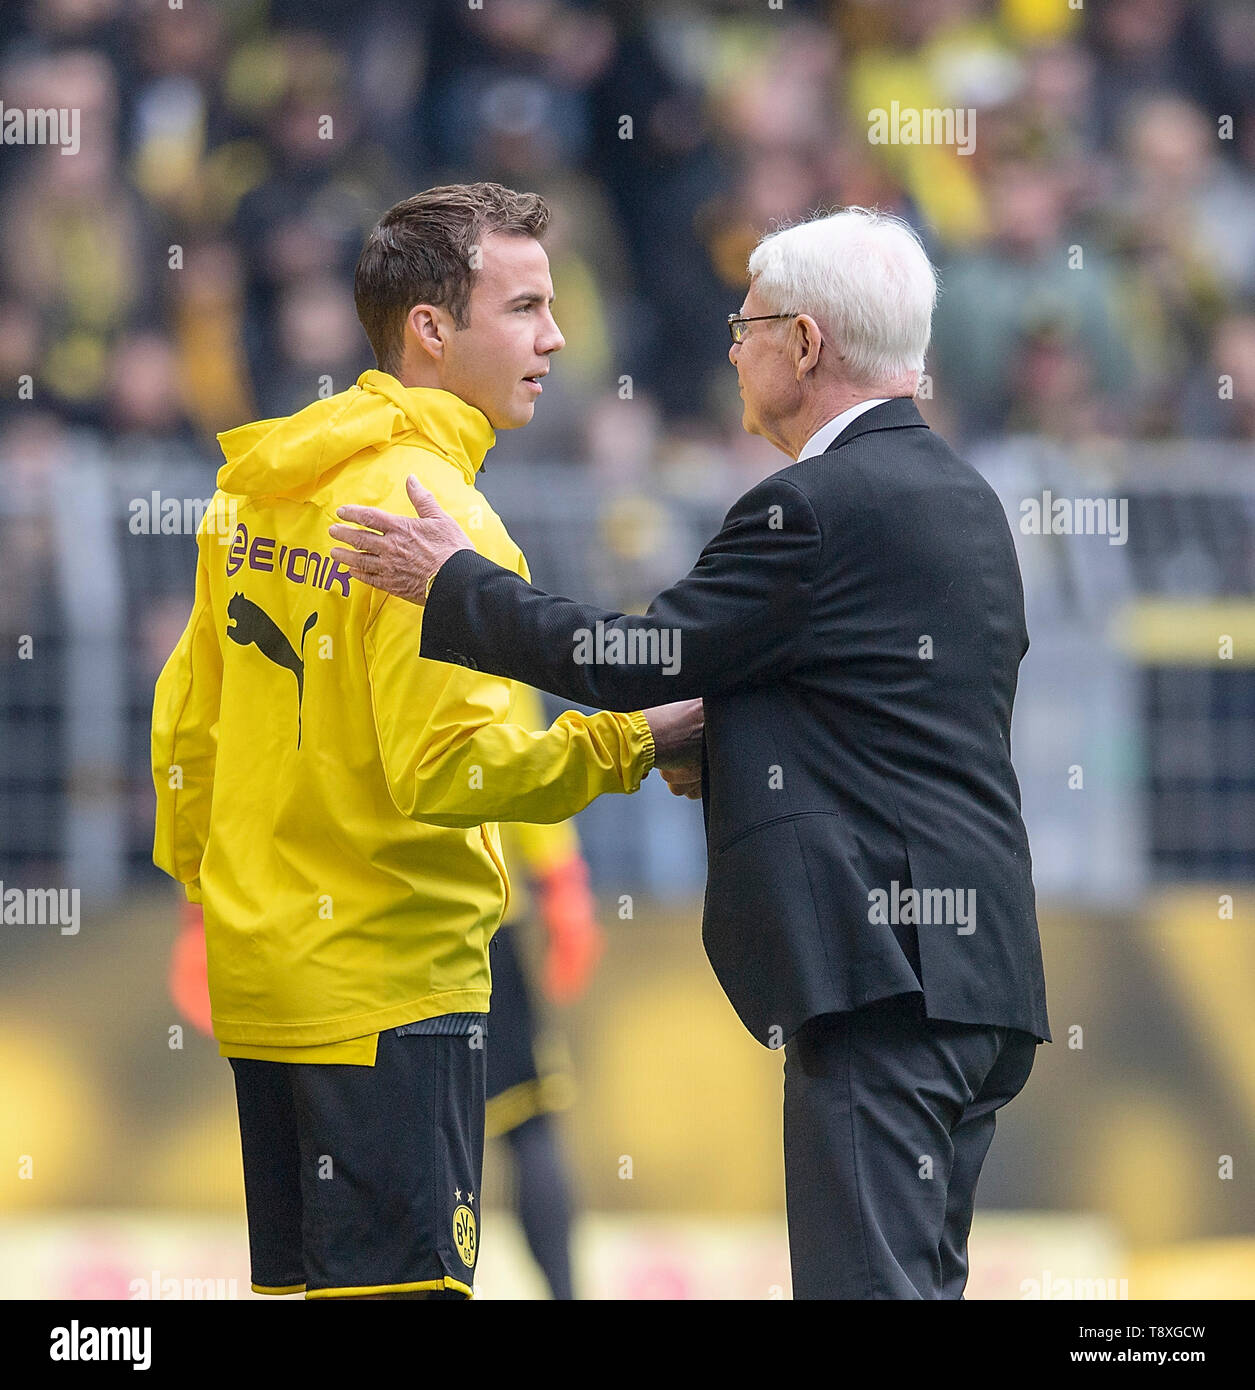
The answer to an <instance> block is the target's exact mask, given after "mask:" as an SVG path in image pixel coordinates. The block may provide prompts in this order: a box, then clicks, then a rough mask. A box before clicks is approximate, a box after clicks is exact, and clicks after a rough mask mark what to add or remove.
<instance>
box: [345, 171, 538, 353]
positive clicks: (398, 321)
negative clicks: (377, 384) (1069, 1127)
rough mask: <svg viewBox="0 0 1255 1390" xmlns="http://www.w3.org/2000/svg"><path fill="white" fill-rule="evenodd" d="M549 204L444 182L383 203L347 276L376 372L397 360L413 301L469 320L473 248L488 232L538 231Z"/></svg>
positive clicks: (488, 186)
mask: <svg viewBox="0 0 1255 1390" xmlns="http://www.w3.org/2000/svg"><path fill="white" fill-rule="evenodd" d="M548 225H549V209H548V207H547V206H546V205H545V200H544V199H543V198H541V197H540V195H539V194H537V193H516V192H515V191H514V190H513V189H512V188H504V187H502V185H501V184H499V183H450V184H444V185H442V186H441V187H439V188H429V189H427V190H426V191H425V192H423V193H416V194H415V195H414V196H413V197H412V198H406V199H405V201H404V202H401V203H398V204H397V205H396V207H393V208H389V209H388V211H387V212H385V213H384V215H383V216H382V217H381V218H380V219H379V222H378V224H377V225H376V227H375V228H374V230H373V231H372V232H371V234H370V235H369V236H368V237H367V238H366V245H365V246H363V247H362V254H361V255H360V256H359V257H358V258H357V270H356V271H355V272H354V275H353V299H354V302H355V303H356V305H357V316H358V318H359V319H361V321H362V327H363V328H364V329H365V330H366V336H367V337H368V338H369V339H370V345H371V347H372V348H373V349H374V351H375V361H376V362H377V363H378V364H379V369H380V370H381V371H385V372H388V371H395V370H396V369H397V368H398V367H400V365H401V348H402V344H403V342H404V331H403V325H404V322H405V316H406V314H408V313H409V311H410V310H411V309H412V308H413V307H414V305H415V304H435V305H437V306H439V307H440V308H442V309H447V310H448V311H449V312H450V313H451V314H452V315H453V321H454V323H455V324H457V326H458V327H459V328H465V327H466V326H467V324H468V323H469V322H470V308H471V287H472V285H473V284H474V278H475V270H474V266H473V264H472V260H473V256H472V253H473V251H474V249H475V248H476V247H477V246H479V245H480V243H481V242H482V241H483V239H484V238H485V237H486V236H489V235H491V233H493V232H515V233H517V234H518V235H520V236H530V237H536V238H537V239H538V240H539V238H540V237H541V236H543V235H544V232H545V228H546V227H547V226H548Z"/></svg>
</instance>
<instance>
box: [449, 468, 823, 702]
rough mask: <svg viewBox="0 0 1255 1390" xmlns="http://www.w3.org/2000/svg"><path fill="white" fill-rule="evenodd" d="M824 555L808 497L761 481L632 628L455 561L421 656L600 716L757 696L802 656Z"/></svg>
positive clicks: (493, 570)
mask: <svg viewBox="0 0 1255 1390" xmlns="http://www.w3.org/2000/svg"><path fill="white" fill-rule="evenodd" d="M821 543H822V536H821V533H820V528H819V522H818V520H817V518H816V516H815V513H814V510H813V508H812V507H811V505H810V501H809V500H808V498H807V497H806V495H805V494H804V493H803V492H802V491H801V490H800V489H799V488H797V487H795V486H794V485H793V484H792V483H789V482H787V481H785V480H783V479H781V478H768V479H767V480H766V481H765V482H763V483H760V484H759V485H758V486H757V487H755V488H752V489H751V490H750V491H749V492H747V493H746V494H745V496H744V497H742V498H741V500H740V501H739V502H738V503H737V504H736V505H735V506H734V507H733V508H732V510H731V511H730V512H729V513H728V515H727V517H726V519H725V520H724V524H723V527H722V529H721V530H720V532H719V534H718V535H717V536H716V537H715V538H714V539H713V540H712V541H711V542H710V543H709V545H707V546H706V548H705V549H704V550H703V551H702V553H701V555H700V556H699V558H698V561H697V564H696V565H694V567H693V569H692V570H691V571H690V572H689V573H688V574H687V575H686V576H685V577H684V578H683V579H682V580H680V581H679V583H678V584H675V585H673V586H672V587H671V588H669V589H667V590H665V591H664V592H663V593H661V594H659V595H658V597H657V598H656V599H655V600H654V601H653V603H651V604H650V605H649V609H648V611H647V612H645V613H644V614H642V615H639V616H637V615H628V614H623V613H615V612H610V611H607V610H605V609H600V608H596V607H593V606H592V605H589V604H584V603H577V602H576V601H574V600H573V599H567V598H559V597H557V596H556V595H553V594H547V593H545V592H544V591H543V590H541V589H537V588H535V587H534V586H533V585H532V584H529V583H528V582H527V581H526V579H524V578H523V577H522V576H521V575H517V574H512V573H510V571H508V570H506V569H503V568H501V567H500V566H498V565H494V564H493V563H492V562H491V561H490V560H486V559H484V558H483V557H482V556H480V555H478V554H476V553H475V552H474V551H469V550H460V551H458V552H457V553H456V554H455V555H453V556H451V557H450V558H449V559H448V560H447V561H446V562H445V563H444V564H443V565H442V566H441V568H440V570H439V572H438V573H437V575H436V578H435V580H434V582H433V583H432V586H431V592H430V594H429V595H428V599H427V606H426V610H425V616H424V619H423V642H422V655H423V656H425V657H429V658H432V659H434V660H437V661H445V662H452V663H454V664H457V665H463V666H471V667H473V668H474V669H477V670H480V671H490V672H492V673H494V674H495V675H501V676H510V677H512V678H513V679H514V680H518V681H522V682H524V683H525V684H527V685H532V686H536V687H537V688H538V689H540V690H549V691H552V692H553V693H554V694H555V695H559V696H561V697H562V698H563V699H566V700H574V701H579V702H581V703H583V704H588V705H596V706H598V707H600V708H601V709H607V710H638V709H643V708H648V707H649V706H651V705H660V704H667V703H669V702H671V701H673V700H685V699H693V698H695V697H697V696H699V695H713V694H718V693H721V692H723V691H727V690H731V689H734V688H736V687H737V686H744V685H752V684H758V683H762V682H765V681H769V680H772V679H776V678H778V677H780V676H782V675H786V674H787V673H788V672H789V671H790V670H792V669H793V667H794V666H795V665H796V664H797V662H798V660H799V659H800V657H801V655H802V653H803V651H804V647H805V638H806V633H807V631H808V618H809V612H810V598H811V588H812V584H813V581H814V576H815V572H816V569H817V566H818V563H819V555H820V549H821Z"/></svg>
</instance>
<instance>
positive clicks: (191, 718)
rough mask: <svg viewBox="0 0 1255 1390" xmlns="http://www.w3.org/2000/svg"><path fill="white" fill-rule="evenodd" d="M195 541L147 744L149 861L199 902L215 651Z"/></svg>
mask: <svg viewBox="0 0 1255 1390" xmlns="http://www.w3.org/2000/svg"><path fill="white" fill-rule="evenodd" d="M197 546H198V551H199V554H198V558H197V563H196V597H195V600H194V601H193V604H192V615H191V617H190V618H189V619H188V622H187V627H186V628H185V629H184V630H183V636H182V637H180V638H179V642H178V645H177V646H176V647H175V649H174V651H173V652H172V653H171V655H170V659H169V660H168V661H167V662H166V664H165V666H164V668H163V669H162V672H161V675H160V676H159V677H158V678H157V686H156V690H155V692H154V695H153V718H152V744H151V750H152V772H153V785H154V786H155V788H156V791H157V820H156V832H155V834H154V838H153V863H154V864H156V865H157V867H158V868H159V869H164V870H165V871H166V873H168V874H170V875H171V876H172V877H173V878H175V879H177V880H178V881H179V882H180V883H182V884H183V885H184V887H185V889H186V891H187V897H188V900H189V901H190V902H200V899H201V895H200V862H201V855H202V854H203V853H204V850H205V841H206V839H207V838H208V835H209V808H210V805H211V804H212V801H213V782H214V762H215V758H216V755H217V748H218V706H219V700H220V697H221V693H222V649H221V648H220V647H219V645H218V636H217V633H216V632H215V631H214V625H213V610H212V607H211V606H210V601H209V576H208V573H207V570H206V566H205V552H204V546H205V539H204V536H203V535H198V537H197Z"/></svg>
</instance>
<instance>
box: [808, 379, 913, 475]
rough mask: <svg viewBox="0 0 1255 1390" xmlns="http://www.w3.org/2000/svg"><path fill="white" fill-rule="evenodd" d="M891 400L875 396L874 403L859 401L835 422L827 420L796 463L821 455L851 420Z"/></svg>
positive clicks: (813, 435)
mask: <svg viewBox="0 0 1255 1390" xmlns="http://www.w3.org/2000/svg"><path fill="white" fill-rule="evenodd" d="M892 399H893V397H892V396H877V397H876V399H875V400H874V401H859V403H858V404H857V405H852V406H851V407H850V408H849V410H843V411H842V412H841V414H840V415H838V416H837V418H836V419H835V420H829V421H828V423H827V424H826V425H820V427H819V428H818V429H817V430H816V431H815V433H814V434H812V435H811V437H810V438H809V439H808V440H807V441H806V443H805V444H804V445H803V446H802V452H801V453H800V454H799V455H798V456H797V461H798V463H801V462H802V460H803V459H808V458H813V457H814V456H815V455H816V454H822V453H823V452H824V450H825V449H826V448H827V447H828V445H829V444H831V443H832V441H833V440H834V439H835V438H836V437H837V435H839V434H840V433H841V431H842V430H843V429H845V427H846V425H848V424H849V423H850V422H851V420H857V419H858V417H859V416H860V415H861V414H862V413H863V412H864V411H865V410H870V409H871V408H872V406H874V405H884V403H885V402H886V401H889V400H892Z"/></svg>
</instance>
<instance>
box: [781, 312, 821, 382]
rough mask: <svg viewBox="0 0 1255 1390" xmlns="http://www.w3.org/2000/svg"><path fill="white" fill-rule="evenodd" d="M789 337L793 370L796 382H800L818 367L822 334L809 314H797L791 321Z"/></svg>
mask: <svg viewBox="0 0 1255 1390" xmlns="http://www.w3.org/2000/svg"><path fill="white" fill-rule="evenodd" d="M791 337H792V342H791V343H790V344H789V347H790V350H791V351H792V353H793V370H794V374H795V375H796V377H797V379H798V381H801V380H802V378H803V377H804V376H805V375H806V374H807V372H813V371H814V370H815V368H816V367H817V366H818V365H819V349H820V347H821V345H822V343H823V334H822V333H821V332H820V331H819V325H818V324H817V323H816V322H815V320H814V319H813V318H811V316H810V315H809V314H799V315H798V316H797V318H795V319H794V320H793V327H792V333H791Z"/></svg>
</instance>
